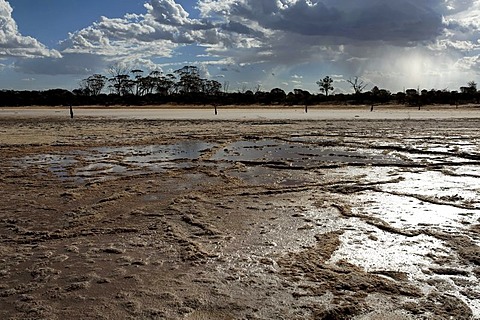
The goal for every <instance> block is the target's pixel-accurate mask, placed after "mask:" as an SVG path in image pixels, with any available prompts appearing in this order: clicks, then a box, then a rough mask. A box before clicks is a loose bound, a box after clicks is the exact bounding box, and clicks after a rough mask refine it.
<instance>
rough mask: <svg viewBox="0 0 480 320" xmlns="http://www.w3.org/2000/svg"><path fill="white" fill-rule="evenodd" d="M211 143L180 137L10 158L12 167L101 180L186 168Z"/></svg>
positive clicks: (69, 177) (72, 177)
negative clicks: (172, 140)
mask: <svg viewBox="0 0 480 320" xmlns="http://www.w3.org/2000/svg"><path fill="white" fill-rule="evenodd" d="M213 146H214V144H211V143H206V142H198V141H184V142H179V143H177V144H171V145H153V146H131V147H130V146H129V147H101V148H92V149H89V150H86V151H75V152H72V153H70V154H65V155H56V154H44V155H36V156H27V157H24V158H22V159H18V160H16V161H14V165H13V168H14V170H21V169H22V168H24V167H37V168H43V169H46V170H49V171H50V172H52V173H53V174H54V175H55V176H56V177H57V178H59V179H61V180H68V181H70V180H72V181H75V182H83V181H84V180H88V181H92V180H93V181H104V180H107V179H111V178H114V177H116V176H132V175H138V174H142V173H144V172H145V170H149V171H162V170H167V169H176V168H186V167H188V166H191V161H192V160H198V159H199V158H200V157H201V156H202V155H203V153H204V152H205V151H208V150H209V149H210V148H212V147H213Z"/></svg>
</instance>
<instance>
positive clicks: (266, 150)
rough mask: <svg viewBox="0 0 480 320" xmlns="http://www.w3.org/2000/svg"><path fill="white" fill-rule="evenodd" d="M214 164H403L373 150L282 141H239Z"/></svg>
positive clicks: (228, 147)
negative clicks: (232, 162) (221, 161)
mask: <svg viewBox="0 0 480 320" xmlns="http://www.w3.org/2000/svg"><path fill="white" fill-rule="evenodd" d="M211 160H214V161H219V160H225V161H240V162H242V161H243V162H253V161H255V162H260V163H261V162H265V163H271V162H277V163H284V164H288V165H290V166H302V167H309V166H313V165H315V163H318V162H320V163H344V164H349V163H350V164H351V163H361V164H373V165H375V164H391V165H395V164H397V165H398V164H402V163H403V161H402V160H401V159H399V158H397V157H394V156H389V155H383V154H381V153H379V152H377V153H375V152H372V150H363V149H355V150H353V149H349V148H345V147H325V146H321V145H320V146H319V145H314V144H310V143H309V144H304V143H302V142H285V141H280V140H258V141H236V142H233V143H231V144H229V145H227V146H226V147H225V148H224V149H223V150H220V151H219V152H217V153H216V154H215V155H214V156H213V157H212V159H211Z"/></svg>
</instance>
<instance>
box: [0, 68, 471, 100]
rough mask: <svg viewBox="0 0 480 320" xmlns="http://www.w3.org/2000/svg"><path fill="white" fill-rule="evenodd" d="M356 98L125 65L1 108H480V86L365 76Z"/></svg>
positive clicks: (6, 96)
mask: <svg viewBox="0 0 480 320" xmlns="http://www.w3.org/2000/svg"><path fill="white" fill-rule="evenodd" d="M346 81H347V83H348V84H349V85H350V86H351V88H352V90H353V93H351V94H345V93H335V88H334V80H333V79H332V78H331V77H330V76H326V77H324V78H322V79H320V80H319V81H317V82H316V84H317V85H318V88H319V93H311V92H309V91H307V90H302V89H294V90H293V91H292V92H288V93H286V92H285V91H284V90H283V89H280V88H273V89H271V90H270V91H263V90H261V89H260V86H257V87H256V88H255V89H252V90H246V88H242V89H240V90H237V91H235V92H230V91H229V90H228V89H229V88H228V87H229V85H228V82H225V83H224V84H223V85H222V84H221V83H220V82H218V81H216V80H210V79H206V78H202V77H201V75H200V70H199V69H198V67H196V66H184V67H182V68H180V69H178V70H175V71H174V72H173V73H168V74H164V73H162V72H160V71H152V72H149V73H148V74H145V72H144V71H142V70H140V69H135V70H128V69H127V68H125V67H122V66H120V65H115V66H112V67H110V68H109V69H108V76H106V75H102V74H93V75H91V76H89V77H87V78H85V79H83V80H82V81H81V82H80V84H79V88H77V89H74V90H72V91H69V90H65V89H51V90H44V91H16V90H1V91H0V106H32V105H46V106H60V105H74V106H76V105H104V106H109V105H133V106H142V105H161V104H168V103H171V104H195V105H202V104H213V105H253V104H259V105H285V106H289V105H305V106H307V105H317V104H326V103H329V104H372V105H374V104H389V103H397V104H405V105H408V106H422V105H428V104H464V103H479V101H480V92H479V91H478V90H477V84H476V83H475V82H474V81H470V82H468V83H467V85H466V86H463V87H460V90H458V91H456V90H455V91H449V90H446V89H444V90H435V89H431V90H426V89H424V90H420V89H419V88H417V89H407V90H404V91H402V92H397V93H391V92H390V91H388V90H386V89H381V88H378V87H377V86H374V87H372V88H371V89H370V90H366V89H367V84H366V83H365V82H364V81H363V80H362V79H361V78H359V77H354V78H350V79H348V80H346Z"/></svg>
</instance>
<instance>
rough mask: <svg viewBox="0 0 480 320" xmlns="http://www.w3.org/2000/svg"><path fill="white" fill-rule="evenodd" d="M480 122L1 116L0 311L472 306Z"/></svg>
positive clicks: (188, 312)
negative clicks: (187, 119)
mask: <svg viewBox="0 0 480 320" xmlns="http://www.w3.org/2000/svg"><path fill="white" fill-rule="evenodd" d="M479 127H480V121H479V120H458V119H456V120H441V121H434V120H356V121H347V120H343V121H342V120H336V121H244V122H242V121H193V120H192V121H161V120H150V121H149V120H112V119H110V120H109V119H86V118H85V119H75V121H63V120H59V119H36V120H28V119H3V120H0V128H1V129H0V131H1V135H0V146H1V151H2V152H1V154H0V161H1V163H2V164H1V170H0V188H1V190H2V192H1V195H0V197H1V199H0V306H1V308H0V318H2V319H24V318H43V319H62V318H67V319H68V318H78V317H79V316H80V317H81V318H95V319H111V318H119V319H123V318H131V319H472V318H473V319H480V303H479V302H478V301H480V289H479V288H480V282H479V278H480V134H479V133H478V128H479Z"/></svg>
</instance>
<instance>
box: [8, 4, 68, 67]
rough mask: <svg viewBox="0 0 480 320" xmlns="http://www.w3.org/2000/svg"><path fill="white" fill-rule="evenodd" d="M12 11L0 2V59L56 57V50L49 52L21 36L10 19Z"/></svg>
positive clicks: (32, 40) (35, 41)
mask: <svg viewBox="0 0 480 320" xmlns="http://www.w3.org/2000/svg"><path fill="white" fill-rule="evenodd" d="M12 12H13V9H12V7H11V6H10V4H9V3H8V2H7V1H5V0H0V57H57V58H59V57H60V56H61V55H60V53H59V52H58V51H56V50H49V49H48V48H47V47H45V46H44V45H43V44H41V43H40V42H39V41H38V40H36V39H35V38H32V37H29V36H23V35H21V34H20V32H19V31H18V26H17V23H16V22H15V20H14V19H13V18H12Z"/></svg>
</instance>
